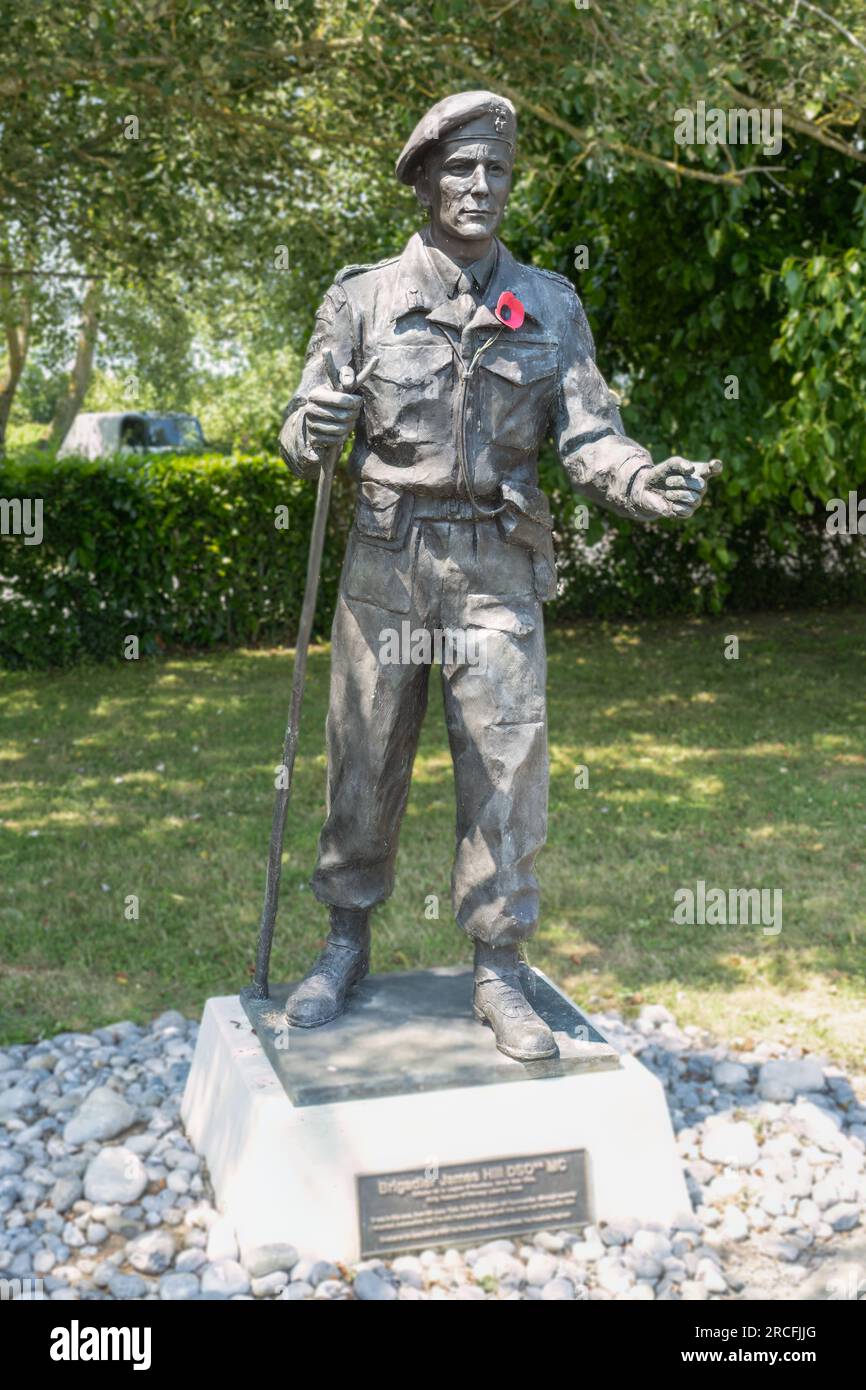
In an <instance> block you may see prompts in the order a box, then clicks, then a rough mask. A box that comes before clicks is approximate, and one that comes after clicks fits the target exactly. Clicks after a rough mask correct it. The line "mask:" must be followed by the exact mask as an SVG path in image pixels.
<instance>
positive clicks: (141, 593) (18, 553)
mask: <svg viewBox="0 0 866 1390" xmlns="http://www.w3.org/2000/svg"><path fill="white" fill-rule="evenodd" d="M542 481H543V483H544V485H545V487H547V489H548V490H549V492H550V494H551V497H552V499H553V508H554V516H555V525H556V532H557V541H558V566H559V574H560V581H561V582H560V594H559V596H558V598H557V599H556V600H555V601H554V602H553V603H552V604H551V605H550V606H549V617H550V618H551V619H554V620H555V619H560V620H572V619H574V618H579V617H587V616H600V617H605V618H613V619H616V618H622V617H636V616H664V615H670V614H679V613H682V614H686V613H695V612H706V611H715V612H718V611H722V610H723V609H743V608H756V607H758V608H767V607H779V606H794V605H801V604H804V605H805V604H809V605H814V604H822V603H823V604H830V603H851V602H864V601H866V537H852V538H850V540H849V541H848V542H847V543H845V542H841V541H840V540H839V539H838V538H836V539H833V538H829V537H828V536H827V534H826V532H825V529H824V524H823V520H824V519H823V515H820V514H818V513H817V509H816V515H815V516H813V517H811V518H810V517H805V518H797V519H796V524H793V523H792V521H791V516H790V514H788V515H787V516H786V517H785V527H786V529H787V534H788V537H789V539H788V543H787V548H786V550H785V552H784V553H779V551H778V550H776V549H774V548H773V546H772V545H771V544H770V543H769V541H768V539H767V537H768V536H770V535H777V534H779V532H780V529H781V528H780V526H779V518H778V517H774V518H770V517H765V516H760V517H758V516H753V517H752V518H751V519H750V520H749V521H748V522H741V523H739V524H735V523H734V522H733V521H729V520H728V519H727V518H726V514H725V510H724V501H723V499H722V498H721V497H719V498H718V499H717V502H716V505H715V506H714V507H713V515H712V516H710V515H709V511H707V513H704V512H701V513H699V514H698V516H697V517H696V518H695V520H694V521H693V522H692V523H690V524H689V525H686V526H684V525H682V524H681V523H674V522H670V523H668V522H665V523H661V524H659V525H656V526H652V527H642V526H639V525H637V524H632V523H629V522H627V521H623V520H620V519H618V518H611V517H610V516H609V515H608V514H606V513H600V512H598V511H595V512H593V514H592V516H591V519H590V526H589V529H588V530H584V529H581V528H580V527H579V526H576V524H575V519H576V516H575V514H576V507H577V506H578V505H579V501H580V499H578V498H576V497H575V495H574V493H573V492H572V491H571V490H570V488H569V487H568V485H567V482H566V481H565V479H564V475H563V474H562V470H561V469H560V468H559V466H558V465H555V464H551V463H550V462H549V461H545V462H544V464H543V466H542ZM352 493H353V488H352V485H351V483H350V482H349V480H348V478H347V476H346V472H345V469H342V468H341V469H340V470H339V471H338V474H337V479H336V482H335V487H334V498H333V503H332V508H331V515H330V520H329V534H328V537H327V541H326V546H325V558H324V564H323V572H322V582H321V588H320V595H319V609H318V614H317V631H318V633H319V635H322V636H324V635H326V634H327V632H328V629H329V626H330V619H331V614H332V612H333V606H334V601H335V596H336V590H337V582H338V578H339V570H340V564H341V560H342V556H343V551H344V549H345V539H346V533H347V530H348V527H349V525H350V522H351V514H352ZM16 497H17V498H22V499H23V498H31V499H36V498H41V499H42V502H43V528H44V538H43V541H42V544H40V545H25V544H24V542H23V539H22V538H21V537H20V536H3V537H2V538H0V665H2V666H6V667H19V666H44V667H47V666H62V665H67V664H69V663H71V662H73V661H77V660H80V659H81V658H83V657H89V658H92V659H95V660H119V659H121V658H122V656H123V649H124V638H126V637H128V636H130V635H135V636H137V637H138V639H139V650H140V652H141V654H147V653H153V652H156V651H159V650H162V649H164V648H166V647H187V648H206V647H211V646H215V645H219V644H232V645H237V644H243V643H256V642H288V643H291V642H292V641H293V640H294V636H295V633H296V630H297V622H298V617H299V614H300V607H301V602H302V599H303V587H304V582H305V577H306V565H307V547H308V544H309V537H310V529H311V526H312V519H313V508H314V504H315V489H314V488H313V487H312V486H311V485H310V484H309V483H302V482H299V481H298V480H297V479H296V478H294V477H293V476H292V474H291V473H289V471H288V469H287V468H286V467H285V465H284V464H283V463H281V462H280V461H279V460H278V459H276V458H274V457H272V456H267V455H257V456H235V457H225V456H222V455H219V456H212V455H191V456H170V457H167V456H164V455H161V456H156V457H151V458H148V459H145V460H143V461H136V462H130V461H128V460H125V459H107V460H100V461H98V462H93V463H91V462H84V461H82V460H80V459H63V460H61V461H59V462H57V461H55V460H52V459H50V458H46V457H44V456H42V455H40V454H35V453H34V454H32V455H30V454H25V455H24V456H22V457H19V458H17V459H16V460H15V461H14V462H6V463H0V499H2V498H6V499H13V498H16ZM281 505H285V506H288V508H289V526H288V529H278V528H277V527H276V525H275V518H276V508H277V507H278V506H281ZM708 523H711V525H712V540H710V537H709V536H708V533H707V529H706V528H707V525H708Z"/></svg>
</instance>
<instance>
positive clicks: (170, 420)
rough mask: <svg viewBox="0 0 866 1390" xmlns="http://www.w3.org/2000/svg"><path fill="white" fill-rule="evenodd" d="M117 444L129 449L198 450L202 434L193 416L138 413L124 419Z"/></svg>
mask: <svg viewBox="0 0 866 1390" xmlns="http://www.w3.org/2000/svg"><path fill="white" fill-rule="evenodd" d="M121 444H122V445H124V446H126V447H127V448H132V449H200V448H201V447H202V445H203V444H204V436H203V435H202V432H201V425H200V424H199V422H198V420H197V419H196V418H195V416H194V415H157V416H151V417H150V418H148V419H143V418H141V417H140V416H139V417H137V418H133V419H130V420H124V422H123V428H122V430H121Z"/></svg>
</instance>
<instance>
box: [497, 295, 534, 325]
mask: <svg viewBox="0 0 866 1390" xmlns="http://www.w3.org/2000/svg"><path fill="white" fill-rule="evenodd" d="M494 312H495V314H496V317H497V318H498V319H499V322H500V323H504V324H505V327H506V328H519V327H520V325H521V324H522V323H523V320H524V318H525V317H526V311H525V309H524V307H523V305H522V304H521V302H520V300H519V299H518V298H517V295H516V294H512V293H511V291H510V290H505V292H504V293H503V294H501V295H500V296H499V303H498V304H497V306H496V309H495V310H494Z"/></svg>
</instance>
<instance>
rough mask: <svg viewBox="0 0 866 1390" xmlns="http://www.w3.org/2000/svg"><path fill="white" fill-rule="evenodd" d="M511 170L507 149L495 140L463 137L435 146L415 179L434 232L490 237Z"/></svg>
mask: <svg viewBox="0 0 866 1390" xmlns="http://www.w3.org/2000/svg"><path fill="white" fill-rule="evenodd" d="M511 173H512V159H511V155H510V153H509V151H508V149H507V147H506V146H505V145H504V144H503V143H502V142H501V141H499V140H491V141H485V140H477V139H475V140H465V141H461V142H460V143H459V144H457V143H454V144H446V145H441V146H440V147H439V148H438V149H436V150H434V151H433V153H432V154H431V155H430V157H429V158H428V160H427V163H426V166H425V169H424V172H423V174H422V176H421V179H420V180H419V183H418V196H419V198H420V200H421V202H422V203H423V204H424V205H425V206H426V207H429V209H430V222H431V225H432V227H433V230H434V232H435V231H439V232H440V233H443V234H444V236H445V237H446V238H451V237H460V238H461V239H463V240H466V241H488V240H489V239H490V237H492V236H493V234H494V233H495V231H496V229H497V227H498V226H499V224H500V222H501V221H502V217H503V214H504V213H505V205H506V203H507V202H508V195H509V193H510V192H511Z"/></svg>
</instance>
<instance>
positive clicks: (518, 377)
mask: <svg viewBox="0 0 866 1390" xmlns="http://www.w3.org/2000/svg"><path fill="white" fill-rule="evenodd" d="M481 366H482V367H483V368H484V369H485V371H488V372H494V373H495V375H496V376H504V377H506V378H507V380H508V381H513V382H514V383H515V384H516V385H518V386H528V385H529V384H530V383H531V382H533V381H541V380H542V379H543V378H544V377H548V376H553V375H554V373H555V371H556V349H555V348H525V349H524V350H523V351H519V350H518V349H515V348H512V349H511V351H510V353H509V354H508V355H506V354H505V353H504V352H501V351H500V352H494V353H491V354H490V355H488V356H485V357H482V358H481Z"/></svg>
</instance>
